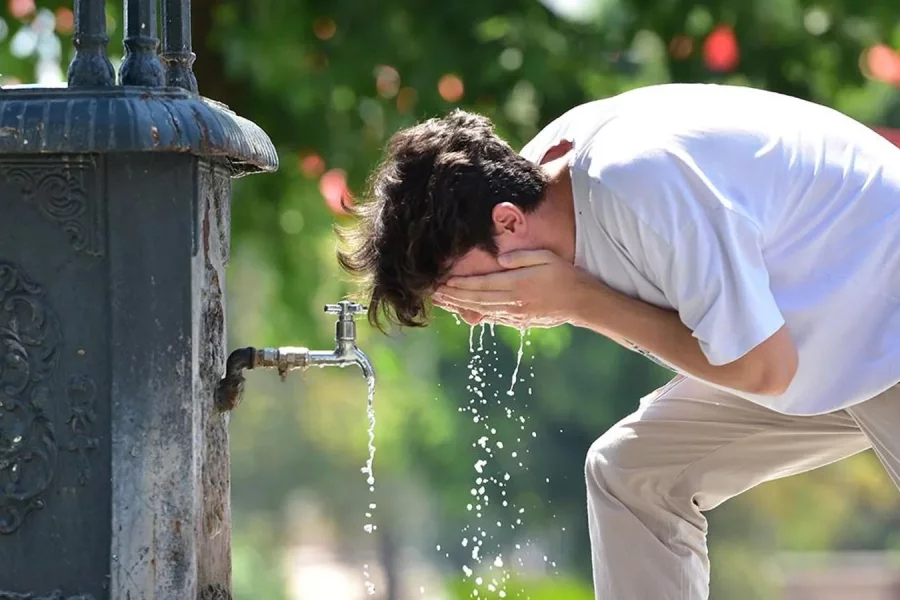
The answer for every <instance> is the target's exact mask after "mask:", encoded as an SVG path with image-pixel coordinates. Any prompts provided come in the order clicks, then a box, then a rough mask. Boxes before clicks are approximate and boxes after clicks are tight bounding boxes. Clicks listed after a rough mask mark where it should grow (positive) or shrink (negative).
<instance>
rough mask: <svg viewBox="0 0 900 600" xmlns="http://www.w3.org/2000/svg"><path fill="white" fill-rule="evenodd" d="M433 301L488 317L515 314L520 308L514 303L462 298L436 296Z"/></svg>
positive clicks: (440, 304)
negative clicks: (496, 302) (491, 302)
mask: <svg viewBox="0 0 900 600" xmlns="http://www.w3.org/2000/svg"><path fill="white" fill-rule="evenodd" d="M434 301H435V302H436V303H438V305H439V306H447V307H451V308H455V309H457V310H468V311H472V312H476V313H479V314H481V315H485V316H489V317H494V316H502V315H515V314H518V312H519V310H520V309H519V306H518V305H515V304H485V303H484V302H476V301H471V300H463V299H460V298H447V297H441V298H437V297H436V298H435V300H434Z"/></svg>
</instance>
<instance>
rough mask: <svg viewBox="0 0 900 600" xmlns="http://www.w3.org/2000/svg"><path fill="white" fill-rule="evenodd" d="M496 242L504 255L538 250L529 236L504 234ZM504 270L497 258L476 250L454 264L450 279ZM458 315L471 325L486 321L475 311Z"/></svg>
mask: <svg viewBox="0 0 900 600" xmlns="http://www.w3.org/2000/svg"><path fill="white" fill-rule="evenodd" d="M523 217H524V216H523ZM495 241H496V243H497V248H498V250H499V252H498V254H504V253H506V252H512V251H514V250H533V249H535V248H537V246H536V245H535V244H534V243H532V241H531V239H530V238H529V237H528V236H525V235H516V234H514V233H512V232H509V231H504V232H502V233H501V234H500V235H498V236H497V237H496V238H495ZM503 270H504V268H503V267H502V266H501V265H500V263H499V262H498V261H497V257H496V256H494V255H493V254H491V253H490V252H486V251H485V250H481V249H479V248H475V249H474V250H470V251H469V252H468V253H467V254H465V255H464V256H463V257H462V258H460V259H459V260H457V261H456V262H455V263H454V265H453V267H452V268H451V269H450V272H449V275H448V278H449V277H466V276H469V275H487V274H488V273H495V272H497V271H503ZM458 314H459V316H460V318H461V319H462V320H463V321H465V322H466V323H468V324H469V325H477V324H479V323H481V322H482V321H484V315H482V314H479V313H477V312H474V311H469V310H463V309H460V310H459V313H458Z"/></svg>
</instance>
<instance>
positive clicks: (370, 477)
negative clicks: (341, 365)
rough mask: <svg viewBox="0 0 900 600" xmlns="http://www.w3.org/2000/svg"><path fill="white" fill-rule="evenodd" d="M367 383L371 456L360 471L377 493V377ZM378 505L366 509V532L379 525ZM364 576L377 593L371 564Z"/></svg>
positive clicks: (369, 588)
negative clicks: (375, 517) (376, 517)
mask: <svg viewBox="0 0 900 600" xmlns="http://www.w3.org/2000/svg"><path fill="white" fill-rule="evenodd" d="M366 384H367V385H368V388H369V398H368V403H367V404H366V416H367V417H368V419H369V442H368V446H369V458H368V459H367V460H366V466H364V467H363V468H362V469H360V471H362V473H363V474H364V475H365V476H366V483H367V484H368V485H369V493H370V494H373V493H375V471H374V470H373V464H374V462H375V377H374V376H369V377H368V378H367V379H366ZM376 507H377V505H376V504H375V503H374V502H370V503H369V510H367V511H366V519H368V520H369V522H368V523H366V524H365V525H363V529H364V530H365V532H366V533H374V532H375V530H376V529H378V526H377V525H375V524H374V523H372V522H371V519H372V513H373V512H374V511H375V508H376ZM363 577H364V579H365V586H366V592H367V593H368V595H370V596H374V595H375V584H374V583H373V582H372V578H371V575H370V573H369V565H363Z"/></svg>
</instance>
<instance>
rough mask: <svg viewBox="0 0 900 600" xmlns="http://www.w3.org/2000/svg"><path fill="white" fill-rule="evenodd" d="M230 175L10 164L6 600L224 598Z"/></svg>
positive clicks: (0, 423) (1, 285)
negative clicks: (222, 392) (221, 399)
mask: <svg viewBox="0 0 900 600" xmlns="http://www.w3.org/2000/svg"><path fill="white" fill-rule="evenodd" d="M232 174H233V173H232V171H231V169H230V167H229V165H228V163H227V162H223V161H209V160H204V159H201V158H198V157H196V156H194V155H192V154H190V153H174V154H162V153H119V154H110V155H106V156H102V157H98V156H85V155H55V156H22V155H15V156H6V157H3V156H2V155H0V600H102V599H106V598H113V599H118V598H127V599H129V600H140V599H144V598H146V599H151V598H152V599H154V600H155V599H161V598H164V599H170V598H171V599H176V598H177V599H182V598H184V599H190V598H204V599H206V598H208V599H213V598H216V599H219V598H230V589H231V581H230V570H231V564H230V563H231V556H230V537H231V509H230V503H229V497H230V472H229V454H228V434H227V418H228V417H227V415H226V414H223V413H219V412H218V411H216V410H215V406H214V402H213V397H214V390H215V386H216V383H217V382H218V380H219V378H220V377H221V374H222V372H223V370H224V360H225V348H224V329H225V319H224V315H225V307H224V282H225V267H226V264H227V260H228V243H229V229H230V228H229V224H230V223H229V219H230V210H229V208H230V181H229V180H230V177H231V175H232Z"/></svg>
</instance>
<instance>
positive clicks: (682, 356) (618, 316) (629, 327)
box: [570, 286, 753, 392]
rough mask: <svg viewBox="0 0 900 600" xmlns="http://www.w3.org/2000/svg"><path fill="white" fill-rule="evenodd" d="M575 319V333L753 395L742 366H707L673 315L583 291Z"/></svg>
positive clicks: (609, 293)
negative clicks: (635, 350) (594, 335)
mask: <svg viewBox="0 0 900 600" xmlns="http://www.w3.org/2000/svg"><path fill="white" fill-rule="evenodd" d="M600 295H602V297H601V296H600ZM575 313H576V314H575V315H574V317H573V319H571V321H570V322H571V323H572V324H573V325H575V326H577V327H583V328H586V329H590V330H591V331H594V332H596V333H599V334H601V335H603V336H605V337H608V338H610V339H612V340H613V341H615V342H617V343H619V344H621V345H623V346H625V347H626V348H629V349H633V348H632V347H633V346H637V347H638V348H640V349H642V350H645V351H647V352H649V353H651V354H654V355H656V356H658V357H659V358H661V359H663V360H664V361H666V362H667V363H669V364H670V365H672V366H674V367H677V368H678V369H680V370H682V371H684V372H685V373H687V374H689V375H693V376H694V377H696V378H698V379H702V380H704V381H708V382H710V383H714V384H717V385H721V386H724V387H727V388H731V389H735V390H743V391H748V392H752V391H753V390H752V386H749V385H748V384H747V382H748V380H749V377H748V373H747V370H746V368H744V367H745V365H743V364H741V362H740V361H736V362H734V363H730V364H727V365H722V366H714V365H711V364H710V363H709V361H708V360H707V359H706V356H705V355H704V354H703V351H702V350H701V349H700V343H699V342H698V341H697V339H696V338H694V336H693V334H692V332H691V330H690V329H688V328H687V327H686V326H685V325H684V323H682V322H681V320H680V319H679V317H678V314H677V313H674V312H671V311H667V310H664V309H661V308H659V307H656V306H653V305H651V304H647V303H646V302H642V301H640V300H636V299H634V298H631V297H629V296H626V295H624V294H621V293H619V292H616V291H615V290H612V289H609V288H605V287H604V288H600V287H599V286H598V287H591V286H587V287H586V289H585V291H584V296H583V297H581V298H580V299H579V300H578V308H576V309H575Z"/></svg>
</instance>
